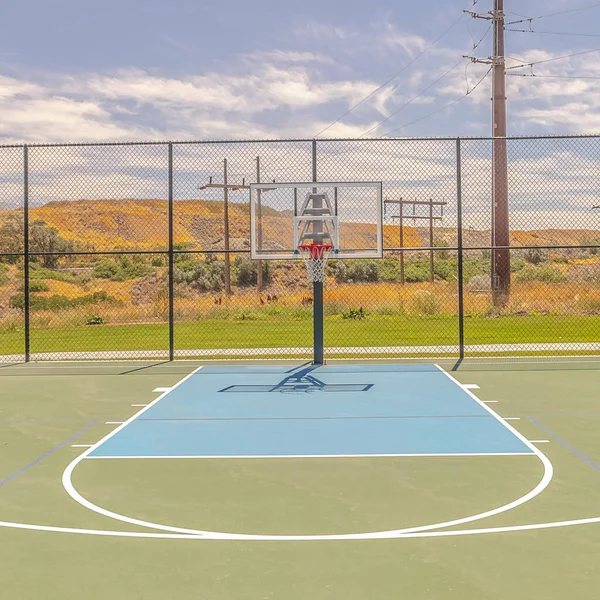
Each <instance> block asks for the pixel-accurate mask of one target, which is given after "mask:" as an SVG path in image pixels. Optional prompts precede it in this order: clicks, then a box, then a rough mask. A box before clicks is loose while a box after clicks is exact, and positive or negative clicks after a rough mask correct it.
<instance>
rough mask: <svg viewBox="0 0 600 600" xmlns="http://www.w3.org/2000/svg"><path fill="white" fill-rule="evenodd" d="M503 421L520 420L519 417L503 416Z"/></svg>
mask: <svg viewBox="0 0 600 600" xmlns="http://www.w3.org/2000/svg"><path fill="white" fill-rule="evenodd" d="M504 420H505V421H520V420H521V417H504Z"/></svg>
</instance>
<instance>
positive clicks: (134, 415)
mask: <svg viewBox="0 0 600 600" xmlns="http://www.w3.org/2000/svg"><path fill="white" fill-rule="evenodd" d="M131 406H150V405H149V404H132V405H131ZM136 414H137V413H136ZM134 416H135V415H134Z"/></svg>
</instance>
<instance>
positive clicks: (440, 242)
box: [433, 239, 450, 260]
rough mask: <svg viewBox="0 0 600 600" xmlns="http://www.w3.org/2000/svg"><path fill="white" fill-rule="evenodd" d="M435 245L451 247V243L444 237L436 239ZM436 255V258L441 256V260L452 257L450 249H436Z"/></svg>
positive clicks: (437, 246)
mask: <svg viewBox="0 0 600 600" xmlns="http://www.w3.org/2000/svg"><path fill="white" fill-rule="evenodd" d="M433 245H434V246H435V247H436V248H449V247H450V244H449V243H448V242H447V241H446V240H444V239H441V240H435V241H434V242H433ZM435 256H436V258H439V259H440V260H447V259H449V258H450V252H449V251H448V250H436V252H435Z"/></svg>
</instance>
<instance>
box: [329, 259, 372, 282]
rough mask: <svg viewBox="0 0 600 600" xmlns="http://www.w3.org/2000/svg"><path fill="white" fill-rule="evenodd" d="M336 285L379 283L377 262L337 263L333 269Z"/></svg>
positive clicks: (353, 261) (355, 261)
mask: <svg viewBox="0 0 600 600" xmlns="http://www.w3.org/2000/svg"><path fill="white" fill-rule="evenodd" d="M335 280H336V282H337V283H363V282H377V281H379V261H374V260H348V261H338V262H337V264H336V267H335Z"/></svg>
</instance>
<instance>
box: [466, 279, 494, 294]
mask: <svg viewBox="0 0 600 600" xmlns="http://www.w3.org/2000/svg"><path fill="white" fill-rule="evenodd" d="M467 288H468V289H469V290H470V291H472V292H481V291H490V290H491V289H492V282H491V280H490V276H489V275H474V276H473V277H470V278H469V280H468V283H467Z"/></svg>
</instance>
